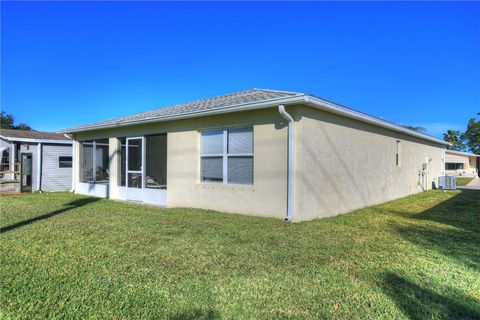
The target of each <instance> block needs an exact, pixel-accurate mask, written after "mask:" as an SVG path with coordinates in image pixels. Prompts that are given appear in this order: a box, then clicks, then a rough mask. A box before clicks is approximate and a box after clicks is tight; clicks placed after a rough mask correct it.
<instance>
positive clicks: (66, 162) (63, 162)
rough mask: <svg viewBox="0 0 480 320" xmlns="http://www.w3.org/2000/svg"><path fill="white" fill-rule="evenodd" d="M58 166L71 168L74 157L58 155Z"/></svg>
mask: <svg viewBox="0 0 480 320" xmlns="http://www.w3.org/2000/svg"><path fill="white" fill-rule="evenodd" d="M58 167H59V168H71V167H72V157H70V156H59V157H58Z"/></svg>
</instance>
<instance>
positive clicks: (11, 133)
mask: <svg viewBox="0 0 480 320" xmlns="http://www.w3.org/2000/svg"><path fill="white" fill-rule="evenodd" d="M0 136H2V138H8V139H10V140H15V139H16V138H17V139H35V140H70V139H68V138H67V137H65V136H64V135H63V134H62V133H53V132H40V131H28V130H13V129H0Z"/></svg>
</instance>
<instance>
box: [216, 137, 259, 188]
mask: <svg viewBox="0 0 480 320" xmlns="http://www.w3.org/2000/svg"><path fill="white" fill-rule="evenodd" d="M252 130H253V129H252ZM227 154H228V129H226V128H224V129H223V155H222V161H223V167H222V169H223V172H222V175H223V177H222V178H223V184H228V157H227Z"/></svg>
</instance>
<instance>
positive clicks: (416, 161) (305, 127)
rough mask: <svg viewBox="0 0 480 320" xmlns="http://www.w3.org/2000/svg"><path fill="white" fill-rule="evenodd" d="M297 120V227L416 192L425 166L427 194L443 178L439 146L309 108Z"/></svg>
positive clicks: (303, 108)
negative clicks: (310, 220) (425, 164)
mask: <svg viewBox="0 0 480 320" xmlns="http://www.w3.org/2000/svg"><path fill="white" fill-rule="evenodd" d="M301 114H302V119H301V120H300V121H299V122H298V124H297V126H298V128H297V130H298V131H299V136H300V141H298V143H297V150H299V152H298V153H297V159H296V160H297V168H296V172H295V174H296V182H297V184H296V196H295V213H294V220H296V221H301V220H309V219H313V218H318V217H326V216H332V215H336V214H339V213H345V212H349V211H352V210H355V209H358V208H362V207H365V206H369V205H374V204H378V203H382V202H385V201H389V200H392V199H396V198H400V197H403V196H407V195H409V194H413V193H417V192H420V191H421V190H422V188H421V187H420V186H419V185H418V182H419V175H418V173H419V170H422V164H423V163H429V166H428V170H427V171H428V182H427V183H425V186H428V188H431V182H432V181H435V182H437V181H438V177H439V176H440V175H441V172H442V166H443V164H442V156H443V150H442V147H441V146H440V145H435V144H433V143H429V142H426V141H423V140H418V139H416V138H412V137H409V136H407V135H404V134H401V133H398V134H397V133H395V132H391V131H389V130H385V129H382V128H378V127H375V126H371V125H368V124H364V123H361V122H357V121H354V120H350V119H347V118H343V117H340V116H336V115H333V114H330V113H326V112H323V111H318V110H314V109H311V108H308V107H301ZM397 141H400V149H401V152H400V166H399V167H398V166H397V165H396V153H397ZM427 159H432V160H431V161H428V160H427Z"/></svg>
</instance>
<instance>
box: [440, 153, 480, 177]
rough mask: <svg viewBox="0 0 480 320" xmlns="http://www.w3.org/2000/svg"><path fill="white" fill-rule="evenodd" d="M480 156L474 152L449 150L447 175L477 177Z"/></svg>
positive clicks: (446, 162)
mask: <svg viewBox="0 0 480 320" xmlns="http://www.w3.org/2000/svg"><path fill="white" fill-rule="evenodd" d="M479 158H480V156H479V155H477V154H474V153H469V152H461V151H453V150H447V151H446V152H445V175H447V176H458V177H477V176H478V163H479Z"/></svg>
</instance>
